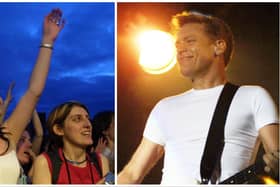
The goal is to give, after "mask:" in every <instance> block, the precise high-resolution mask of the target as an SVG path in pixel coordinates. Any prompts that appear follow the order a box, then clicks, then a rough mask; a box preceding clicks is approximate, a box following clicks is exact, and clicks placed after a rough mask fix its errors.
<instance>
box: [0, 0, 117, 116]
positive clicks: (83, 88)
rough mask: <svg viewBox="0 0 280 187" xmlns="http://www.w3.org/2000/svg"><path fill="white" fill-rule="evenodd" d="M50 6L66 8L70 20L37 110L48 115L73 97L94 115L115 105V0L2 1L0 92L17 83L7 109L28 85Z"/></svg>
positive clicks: (57, 45) (3, 92)
mask: <svg viewBox="0 0 280 187" xmlns="http://www.w3.org/2000/svg"><path fill="white" fill-rule="evenodd" d="M52 8H60V9H61V10H62V11H63V17H64V18H65V19H66V24H65V26H64V29H63V30H62V32H61V33H60V35H59V37H58V39H57V41H56V43H55V46H54V52H53V56H52V63H51V68H50V71H49V76H48V79H47V84H46V87H45V89H44V92H43V95H42V96H41V99H40V101H39V103H38V105H37V110H38V111H39V112H46V113H47V114H48V113H49V112H50V110H51V109H52V108H53V107H54V106H56V105H58V104H60V103H62V102H65V101H69V100H78V101H80V102H82V103H84V104H85V105H87V106H88V108H89V110H90V113H91V116H93V114H95V113H96V112H98V111H101V110H114V71H115V70H114V3H0V25H1V26H0V39H1V42H0V55H1V76H0V96H1V97H6V91H7V89H8V86H9V83H10V82H12V81H15V83H16V85H15V88H14V90H13V96H14V99H13V101H12V103H11V105H10V107H9V110H8V114H10V113H11V111H12V109H13V108H14V107H15V105H16V103H17V102H18V101H19V98H20V97H21V96H22V95H23V93H24V91H25V90H26V88H27V85H28V80H29V77H30V74H31V70H32V67H33V65H34V63H35V61H36V58H37V54H38V46H39V45H40V42H41V33H42V22H43V18H44V16H45V15H47V14H48V13H49V12H50V11H51V9H52Z"/></svg>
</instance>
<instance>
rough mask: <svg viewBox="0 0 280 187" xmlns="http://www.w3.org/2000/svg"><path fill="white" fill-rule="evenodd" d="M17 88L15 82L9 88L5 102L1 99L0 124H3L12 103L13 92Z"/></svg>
mask: <svg viewBox="0 0 280 187" xmlns="http://www.w3.org/2000/svg"><path fill="white" fill-rule="evenodd" d="M14 86H15V82H12V83H11V84H10V86H9V89H8V91H7V96H6V99H5V100H4V101H3V99H2V98H1V97H0V123H2V122H3V119H4V117H5V114H6V111H7V108H8V106H9V104H10V103H11V101H12V99H13V97H12V91H13V88H14Z"/></svg>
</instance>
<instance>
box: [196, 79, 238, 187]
mask: <svg viewBox="0 0 280 187" xmlns="http://www.w3.org/2000/svg"><path fill="white" fill-rule="evenodd" d="M238 88H239V86H236V85H234V84H231V83H229V82H228V83H226V84H225V86H224V88H223V90H222V93H221V94H220V97H219V100H218V103H217V105H216V108H215V112H214V115H213V118H212V121H211V125H210V129H209V132H208V137H207V140H206V144H205V148H204V152H203V155H202V159H201V163H200V176H201V183H202V184H208V183H209V180H210V181H211V183H212V184H213V183H215V182H216V180H217V175H214V170H215V169H216V170H220V161H221V155H222V152H223V148H224V129H225V123H226V118H227V113H228V110H229V106H230V104H231V101H232V98H233V96H234V94H235V92H236V91H237V89H238ZM215 172H216V171H215ZM219 172H220V171H219ZM218 175H219V173H218Z"/></svg>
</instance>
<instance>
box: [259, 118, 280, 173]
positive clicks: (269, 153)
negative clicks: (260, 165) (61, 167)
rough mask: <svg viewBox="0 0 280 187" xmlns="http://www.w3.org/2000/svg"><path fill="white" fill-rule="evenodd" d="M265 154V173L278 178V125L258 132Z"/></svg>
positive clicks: (268, 126)
mask: <svg viewBox="0 0 280 187" xmlns="http://www.w3.org/2000/svg"><path fill="white" fill-rule="evenodd" d="M259 134H260V138H261V141H262V143H263V146H264V149H265V152H266V153H265V154H264V156H263V159H264V161H265V163H266V167H265V171H266V172H268V173H272V175H275V176H279V124H277V123H274V124H270V125H266V126H264V127H262V128H261V129H260V131H259Z"/></svg>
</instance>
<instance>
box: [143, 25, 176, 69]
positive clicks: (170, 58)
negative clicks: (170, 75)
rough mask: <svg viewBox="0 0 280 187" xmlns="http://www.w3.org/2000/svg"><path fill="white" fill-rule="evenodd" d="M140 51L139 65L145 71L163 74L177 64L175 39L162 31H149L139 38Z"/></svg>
mask: <svg viewBox="0 0 280 187" xmlns="http://www.w3.org/2000/svg"><path fill="white" fill-rule="evenodd" d="M138 44H139V50H140V57H139V64H140V65H141V67H142V68H143V69H144V71H146V72H148V73H151V74H161V73H165V72H167V71H169V70H170V69H171V68H172V67H173V66H174V65H175V64H176V48H175V45H174V37H173V36H172V35H171V34H169V33H167V32H163V31H160V30H149V31H145V32H143V33H141V34H140V35H139V37H138Z"/></svg>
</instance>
